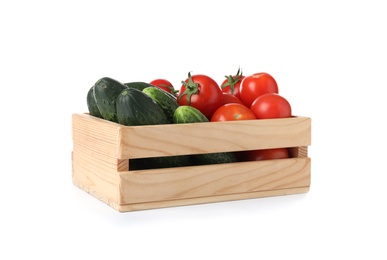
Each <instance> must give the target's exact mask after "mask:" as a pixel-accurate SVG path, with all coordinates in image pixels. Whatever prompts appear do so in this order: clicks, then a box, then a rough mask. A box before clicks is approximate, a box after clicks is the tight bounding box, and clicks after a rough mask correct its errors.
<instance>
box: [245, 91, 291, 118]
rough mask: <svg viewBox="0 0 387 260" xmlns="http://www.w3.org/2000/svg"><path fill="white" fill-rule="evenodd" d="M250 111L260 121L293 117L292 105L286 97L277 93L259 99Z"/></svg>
mask: <svg viewBox="0 0 387 260" xmlns="http://www.w3.org/2000/svg"><path fill="white" fill-rule="evenodd" d="M250 109H251V111H253V113H254V114H255V116H256V117H257V118H258V119H267V118H284V117H291V116H292V108H291V106H290V103H289V102H288V101H287V100H286V99H285V98H284V97H282V96H280V95H278V94H275V93H268V94H264V95H262V96H259V97H257V98H256V99H255V100H254V102H253V104H252V105H251V107H250Z"/></svg>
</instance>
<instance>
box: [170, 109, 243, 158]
mask: <svg viewBox="0 0 387 260" xmlns="http://www.w3.org/2000/svg"><path fill="white" fill-rule="evenodd" d="M173 119H174V123H183V124H184V123H201V122H209V121H208V119H207V117H206V116H205V115H204V114H203V113H202V112H200V111H199V110H198V109H196V108H194V107H191V106H180V107H178V108H177V109H176V110H175V113H174V116H173ZM191 159H192V161H193V162H194V163H195V165H206V164H218V163H233V162H236V161H237V158H236V157H235V155H234V153H228V152H221V153H208V154H195V155H191Z"/></svg>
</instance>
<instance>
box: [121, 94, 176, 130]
mask: <svg viewBox="0 0 387 260" xmlns="http://www.w3.org/2000/svg"><path fill="white" fill-rule="evenodd" d="M116 107H117V120H118V123H120V124H122V125H127V126H136V125H159V124H168V123H169V121H168V119H167V117H166V116H165V114H164V111H163V110H162V109H161V107H160V106H159V105H158V104H157V103H156V101H154V100H153V99H152V98H150V97H149V96H148V95H146V94H145V93H144V92H142V91H140V90H137V89H134V88H127V89H125V90H123V91H122V92H121V93H120V94H119V95H118V97H117V104H116Z"/></svg>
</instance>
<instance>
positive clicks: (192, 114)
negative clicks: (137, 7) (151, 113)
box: [173, 106, 209, 124]
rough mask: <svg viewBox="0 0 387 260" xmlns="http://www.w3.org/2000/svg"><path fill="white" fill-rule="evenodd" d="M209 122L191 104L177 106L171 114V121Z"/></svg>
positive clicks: (183, 122)
mask: <svg viewBox="0 0 387 260" xmlns="http://www.w3.org/2000/svg"><path fill="white" fill-rule="evenodd" d="M202 122H209V120H208V118H207V117H206V116H205V115H204V114H203V113H202V112H200V111H199V110H198V109H196V108H194V107H191V106H179V107H178V108H176V110H175V113H174V114H173V123H175V124H187V123H202Z"/></svg>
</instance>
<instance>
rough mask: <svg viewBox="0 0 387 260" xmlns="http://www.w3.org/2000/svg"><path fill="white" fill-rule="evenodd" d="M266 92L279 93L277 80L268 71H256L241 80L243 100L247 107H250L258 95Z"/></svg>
mask: <svg viewBox="0 0 387 260" xmlns="http://www.w3.org/2000/svg"><path fill="white" fill-rule="evenodd" d="M266 93H278V86H277V82H276V81H275V79H274V78H273V77H272V76H271V75H270V74H268V73H265V72H261V73H255V74H253V75H250V76H247V77H245V78H244V79H243V80H242V82H241V86H240V95H241V100H242V102H243V103H244V104H245V105H246V106H247V107H250V106H251V104H252V103H253V101H254V100H255V99H256V98H257V97H259V96H261V95H263V94H266Z"/></svg>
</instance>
